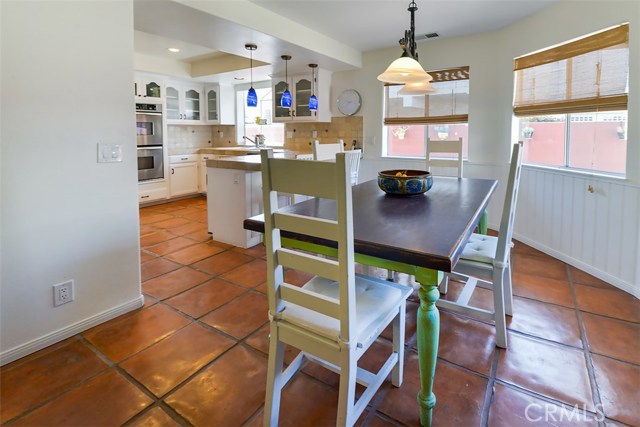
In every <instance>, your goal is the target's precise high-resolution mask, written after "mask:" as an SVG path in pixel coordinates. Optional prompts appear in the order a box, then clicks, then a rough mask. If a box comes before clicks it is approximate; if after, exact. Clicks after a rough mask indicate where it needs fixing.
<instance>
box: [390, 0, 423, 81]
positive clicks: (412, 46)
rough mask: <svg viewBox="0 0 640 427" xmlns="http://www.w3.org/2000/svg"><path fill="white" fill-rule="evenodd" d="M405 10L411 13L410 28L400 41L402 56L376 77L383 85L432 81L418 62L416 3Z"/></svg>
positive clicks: (413, 2)
mask: <svg viewBox="0 0 640 427" xmlns="http://www.w3.org/2000/svg"><path fill="white" fill-rule="evenodd" d="M407 10H408V11H409V12H410V13H411V27H410V29H409V30H406V31H405V32H404V38H402V39H400V47H401V48H402V50H403V52H402V56H401V57H400V58H398V59H396V60H395V61H393V62H392V63H391V65H389V67H388V68H387V69H386V71H385V72H384V73H382V74H380V75H379V76H378V80H380V81H382V82H385V83H399V84H405V83H415V82H423V83H427V82H430V81H431V80H433V78H432V77H431V76H430V75H429V74H428V73H427V72H426V71H425V70H424V68H422V66H421V65H420V63H419V62H418V52H417V51H416V39H415V12H416V10H418V6H417V5H416V2H415V1H412V2H411V3H410V4H409V7H408V9H407Z"/></svg>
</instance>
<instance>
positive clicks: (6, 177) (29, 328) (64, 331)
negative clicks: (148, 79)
mask: <svg viewBox="0 0 640 427" xmlns="http://www.w3.org/2000/svg"><path fill="white" fill-rule="evenodd" d="M0 7H1V19H2V21H1V23H2V25H1V31H2V33H1V48H2V50H1V52H0V53H1V58H2V64H1V66H2V76H1V77H2V86H1V93H2V101H1V109H0V114H1V116H0V117H1V122H2V131H1V132H2V158H1V161H2V164H1V166H2V170H1V184H2V187H1V196H2V197H1V198H2V215H1V224H2V228H1V234H2V237H1V247H2V272H1V275H2V276H1V277H2V281H1V293H0V296H1V301H0V304H1V306H0V328H1V329H0V356H1V358H2V359H1V362H2V363H6V362H8V361H11V360H13V359H15V358H17V357H20V356H22V355H24V354H26V353H29V352H31V351H34V350H37V349H38V348H41V347H43V346H46V345H48V344H51V343H52V342H55V341H57V340H60V339H63V338H66V337H67V336H70V335H72V334H74V333H77V332H79V331H80V330H82V329H85V328H87V327H90V326H92V325H94V324H97V323H100V322H102V321H104V320H107V319H108V318H110V317H114V316H115V315H118V314H121V313H123V312H126V311H129V310H131V309H133V308H136V307H138V306H140V305H141V303H142V301H143V300H142V295H141V289H140V267H139V258H140V256H139V239H138V234H139V225H138V216H137V213H138V209H137V166H136V164H137V161H136V148H135V125H134V114H133V113H134V100H133V93H132V82H133V55H132V51H133V5H132V1H131V0H128V1H123V0H118V1H99V2H75V1H73V2H58V1H55V2H50V1H44V2H33V1H26V2H25V1H2V2H1V6H0ZM98 142H107V143H116V144H121V145H122V147H123V150H124V161H123V162H122V163H108V164H98V163H97V144H98ZM69 279H73V280H75V301H73V302H71V303H69V304H66V305H63V306H60V307H56V308H54V307H53V296H52V285H53V284H56V283H60V282H63V281H66V280H69Z"/></svg>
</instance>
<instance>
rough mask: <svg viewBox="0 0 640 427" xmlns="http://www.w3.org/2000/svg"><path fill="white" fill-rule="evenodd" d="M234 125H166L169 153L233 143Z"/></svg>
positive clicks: (187, 151) (234, 137) (190, 151)
mask: <svg viewBox="0 0 640 427" xmlns="http://www.w3.org/2000/svg"><path fill="white" fill-rule="evenodd" d="M235 140H236V127H235V126H233V125H219V126H185V125H167V144H168V147H169V155H170V156H171V155H175V154H190V153H193V152H195V151H196V150H198V149H200V148H211V147H221V146H228V145H235V143H236V142H235Z"/></svg>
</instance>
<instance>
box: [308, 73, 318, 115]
mask: <svg viewBox="0 0 640 427" xmlns="http://www.w3.org/2000/svg"><path fill="white" fill-rule="evenodd" d="M309 67H310V68H311V97H310V98H309V110H311V111H318V98H317V97H316V73H315V71H316V68H317V67H318V64H309Z"/></svg>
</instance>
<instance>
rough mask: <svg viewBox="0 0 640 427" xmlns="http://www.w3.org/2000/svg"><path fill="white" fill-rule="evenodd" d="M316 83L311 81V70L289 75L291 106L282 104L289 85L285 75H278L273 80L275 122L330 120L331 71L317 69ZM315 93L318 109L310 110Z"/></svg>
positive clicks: (273, 118) (273, 115) (273, 117)
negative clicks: (305, 73) (286, 106)
mask: <svg viewBox="0 0 640 427" xmlns="http://www.w3.org/2000/svg"><path fill="white" fill-rule="evenodd" d="M315 78H316V81H315V84H314V82H312V81H311V71H309V74H308V75H298V76H290V77H289V85H288V88H289V92H291V108H284V107H281V106H280V102H281V100H282V94H283V93H284V91H285V88H286V87H287V82H286V81H285V79H284V77H276V78H274V79H273V80H272V89H273V110H272V111H273V113H272V120H273V121H274V122H280V123H282V122H288V121H292V120H293V121H299V122H330V121H331V106H330V99H329V89H330V86H331V72H330V71H327V70H321V69H317V70H316V74H315ZM311 95H315V96H316V98H318V110H316V111H311V110H309V98H310V97H311Z"/></svg>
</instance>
